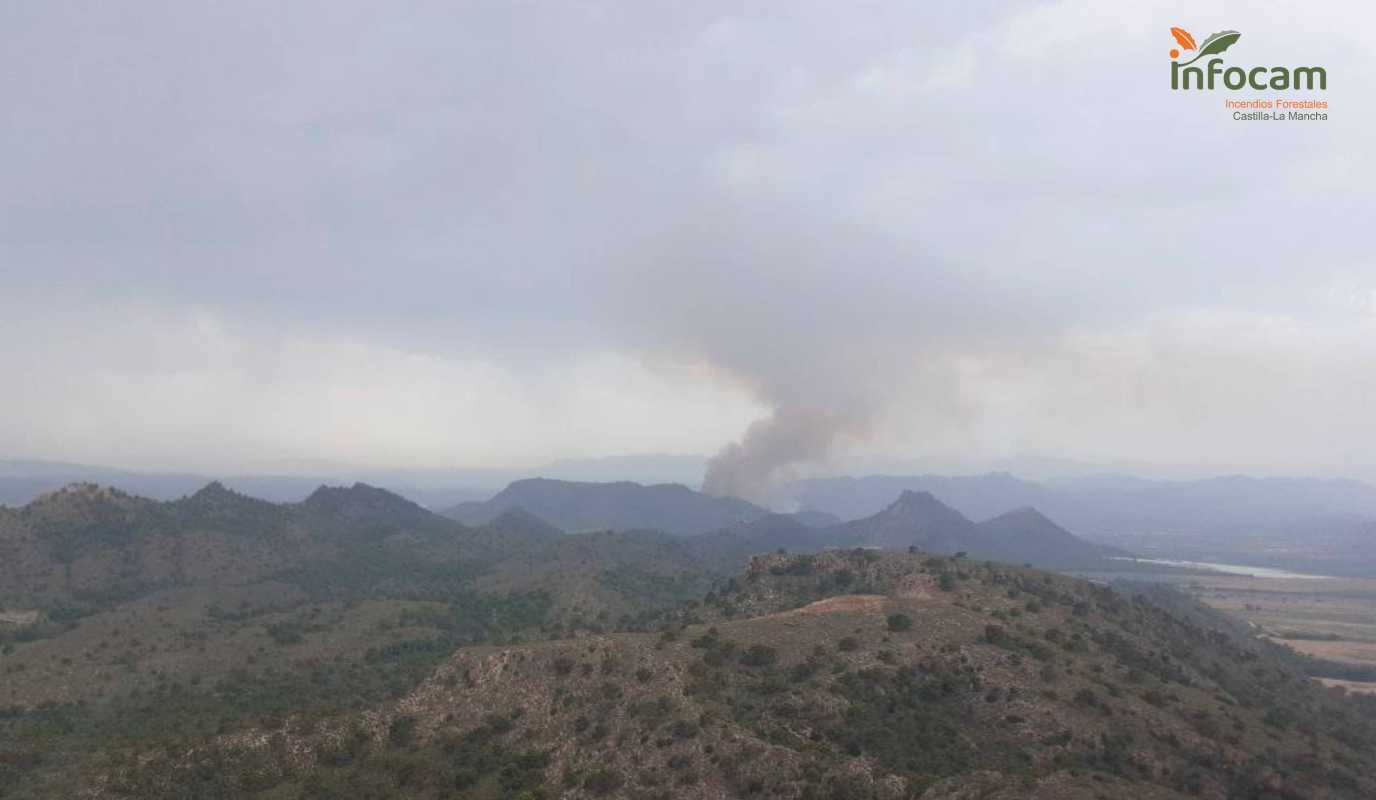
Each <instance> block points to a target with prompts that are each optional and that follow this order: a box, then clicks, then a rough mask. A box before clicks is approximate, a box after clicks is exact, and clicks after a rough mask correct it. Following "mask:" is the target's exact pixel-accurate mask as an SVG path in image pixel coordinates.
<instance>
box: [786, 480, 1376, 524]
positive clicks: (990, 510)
mask: <svg viewBox="0 0 1376 800" xmlns="http://www.w3.org/2000/svg"><path fill="white" fill-rule="evenodd" d="M904 490H910V491H926V492H931V493H932V494H934V495H935V496H937V497H939V498H941V499H942V501H943V502H945V503H948V504H950V505H951V506H953V507H954V508H956V509H958V510H959V511H961V513H963V514H965V515H967V516H969V517H972V518H975V519H984V518H988V517H993V516H997V515H999V514H1003V513H1005V512H1008V511H1013V510H1015V509H1018V508H1023V507H1027V506H1034V507H1036V508H1039V509H1041V510H1042V511H1044V512H1045V513H1046V514H1048V515H1050V516H1051V517H1052V518H1054V519H1056V520H1058V521H1060V523H1061V524H1062V525H1064V526H1066V527H1067V528H1068V529H1070V530H1072V531H1075V532H1076V533H1079V534H1081V535H1102V534H1111V533H1122V532H1127V531H1133V532H1144V531H1173V532H1182V533H1186V532H1200V531H1208V530H1224V529H1232V530H1237V529H1246V528H1261V529H1280V528H1294V527H1296V526H1304V525H1307V524H1313V523H1328V522H1332V521H1335V520H1352V519H1376V487H1373V486H1371V485H1369V484H1366V483H1362V482H1360V481H1353V480H1321V479H1314V478H1251V477H1246V476H1240V475H1235V476H1224V477H1217V478H1206V479H1200V480H1189V481H1165V480H1147V479H1143V478H1133V477H1128V476H1120V475H1098V476H1088V477H1076V478H1063V479H1057V480H1052V481H1047V482H1045V483H1037V482H1033V481H1026V480H1022V479H1020V478H1017V477H1015V476H1013V475H1010V474H1008V473H989V474H986V475H969V476H942V475H912V476H895V475H873V476H869V477H864V478H849V477H844V478H820V479H812V480H806V481H798V482H795V483H793V484H791V485H789V486H788V487H787V488H786V490H785V492H786V495H787V496H788V497H789V498H790V499H791V500H792V501H793V502H796V503H797V504H798V505H799V507H801V508H804V509H810V510H817V511H824V512H827V513H830V514H835V515H837V516H839V517H841V518H843V519H855V518H857V517H861V516H865V515H868V514H873V513H875V512H876V511H878V510H879V509H881V508H883V507H884V505H885V504H886V503H888V502H889V499H890V498H892V497H893V496H894V495H895V494H897V493H898V492H900V491H904Z"/></svg>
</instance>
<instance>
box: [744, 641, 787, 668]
mask: <svg viewBox="0 0 1376 800" xmlns="http://www.w3.org/2000/svg"><path fill="white" fill-rule="evenodd" d="M778 660H779V654H778V653H776V652H775V651H774V648H772V647H770V646H769V645H767V644H752V645H751V646H750V649H748V650H746V651H745V652H744V653H742V654H741V663H742V664H744V665H745V666H747V667H769V666H773V665H774V662H776V661H778Z"/></svg>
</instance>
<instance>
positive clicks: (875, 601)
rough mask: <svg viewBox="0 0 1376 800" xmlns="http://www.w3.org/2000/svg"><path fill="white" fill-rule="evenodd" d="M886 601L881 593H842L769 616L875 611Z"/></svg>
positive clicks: (887, 600) (879, 609)
mask: <svg viewBox="0 0 1376 800" xmlns="http://www.w3.org/2000/svg"><path fill="white" fill-rule="evenodd" d="M888 602H889V599H888V598H887V597H885V596H884V595H882V594H843V595H841V596H839V597H828V598H826V599H825V600H818V601H817V602H815V603H808V604H807V605H805V606H803V607H802V608H795V609H793V610H792V611H782V612H780V613H778V614H772V615H770V616H774V617H792V616H800V615H809V616H810V615H815V614H845V613H865V612H877V611H883V610H884V607H885V605H886V604H887V603H888Z"/></svg>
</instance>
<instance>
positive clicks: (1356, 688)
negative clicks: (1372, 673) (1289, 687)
mask: <svg viewBox="0 0 1376 800" xmlns="http://www.w3.org/2000/svg"><path fill="white" fill-rule="evenodd" d="M1316 680H1318V682H1319V683H1322V684H1323V685H1324V686H1341V687H1343V688H1344V689H1346V690H1348V691H1349V692H1353V693H1355V694H1376V683H1366V682H1364V681H1342V680H1338V679H1337V678H1317V679H1316Z"/></svg>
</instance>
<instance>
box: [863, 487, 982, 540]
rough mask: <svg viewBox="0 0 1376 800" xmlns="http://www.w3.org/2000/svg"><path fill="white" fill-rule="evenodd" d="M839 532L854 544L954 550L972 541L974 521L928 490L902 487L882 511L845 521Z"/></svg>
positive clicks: (973, 538) (973, 537)
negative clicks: (896, 496)
mask: <svg viewBox="0 0 1376 800" xmlns="http://www.w3.org/2000/svg"><path fill="white" fill-rule="evenodd" d="M840 532H841V535H842V537H843V538H844V539H846V540H848V541H853V542H855V543H856V544H857V545H861V546H866V547H880V548H883V549H886V550H905V549H907V548H909V547H917V548H918V549H921V550H926V551H928V552H932V553H955V552H959V551H961V550H968V549H969V548H970V546H971V545H973V544H974V543H975V525H974V523H973V522H971V521H970V520H968V519H966V518H965V517H964V516H962V515H961V513H960V512H959V511H956V510H955V509H953V508H951V507H950V506H948V505H946V504H945V503H942V502H941V501H940V500H937V499H936V498H935V497H934V496H932V494H931V492H911V491H904V492H903V493H902V494H900V495H899V496H898V499H897V500H895V501H893V502H892V503H890V504H889V506H888V507H887V508H885V509H884V510H883V511H880V512H879V513H877V514H874V515H873V516H869V517H865V518H864V519H858V520H855V521H853V522H848V523H846V524H844V525H842V526H841V528H840Z"/></svg>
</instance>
